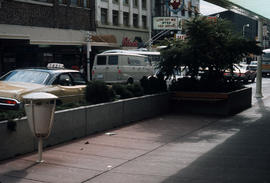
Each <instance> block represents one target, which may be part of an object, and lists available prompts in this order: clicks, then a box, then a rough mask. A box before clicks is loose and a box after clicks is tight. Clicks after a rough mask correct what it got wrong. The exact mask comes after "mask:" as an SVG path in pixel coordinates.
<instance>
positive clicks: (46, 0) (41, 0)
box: [34, 0, 49, 3]
mask: <svg viewBox="0 0 270 183" xmlns="http://www.w3.org/2000/svg"><path fill="white" fill-rule="evenodd" d="M34 1H38V2H43V3H48V2H49V1H48V0H34Z"/></svg>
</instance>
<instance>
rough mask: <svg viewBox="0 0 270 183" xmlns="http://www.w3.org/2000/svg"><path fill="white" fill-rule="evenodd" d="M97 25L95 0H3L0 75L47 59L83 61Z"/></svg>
mask: <svg viewBox="0 0 270 183" xmlns="http://www.w3.org/2000/svg"><path fill="white" fill-rule="evenodd" d="M77 2H78V4H77ZM80 2H87V3H85V4H81V3H80ZM95 25H96V24H95V1H94V0H85V1H71V0H66V1H64V0H0V75H2V74H4V73H6V72H7V71H9V70H11V69H15V68H19V67H28V66H30V67H33V66H46V64H47V63H48V62H60V63H65V64H66V65H67V66H71V65H73V64H76V65H77V64H82V60H83V52H84V50H85V49H84V47H85V45H86V42H85V38H86V32H88V31H91V32H94V31H95V30H96V26H95ZM78 66H80V65H78Z"/></svg>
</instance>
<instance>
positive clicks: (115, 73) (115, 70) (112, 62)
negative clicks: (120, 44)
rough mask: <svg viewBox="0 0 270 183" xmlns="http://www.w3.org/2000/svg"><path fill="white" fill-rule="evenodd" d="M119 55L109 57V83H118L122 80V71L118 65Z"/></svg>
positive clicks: (107, 69)
mask: <svg viewBox="0 0 270 183" xmlns="http://www.w3.org/2000/svg"><path fill="white" fill-rule="evenodd" d="M118 58H119V57H118V55H110V56H108V65H107V68H106V71H107V73H106V74H107V78H108V79H107V80H106V81H107V82H111V83H113V82H116V81H118V80H120V79H121V77H120V73H121V70H120V68H119V65H118Z"/></svg>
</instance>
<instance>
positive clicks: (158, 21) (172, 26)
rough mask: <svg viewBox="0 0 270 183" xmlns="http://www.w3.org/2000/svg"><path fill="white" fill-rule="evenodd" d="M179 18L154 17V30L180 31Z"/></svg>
mask: <svg viewBox="0 0 270 183" xmlns="http://www.w3.org/2000/svg"><path fill="white" fill-rule="evenodd" d="M179 20H180V19H178V17H154V18H153V29H154V30H179V29H180V27H179V25H181V23H180V22H179Z"/></svg>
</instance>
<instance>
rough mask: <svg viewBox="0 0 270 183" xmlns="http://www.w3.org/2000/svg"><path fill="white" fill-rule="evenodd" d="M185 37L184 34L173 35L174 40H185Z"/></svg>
mask: <svg viewBox="0 0 270 183" xmlns="http://www.w3.org/2000/svg"><path fill="white" fill-rule="evenodd" d="M186 37H187V36H186V34H175V39H181V40H185V39H186Z"/></svg>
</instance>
